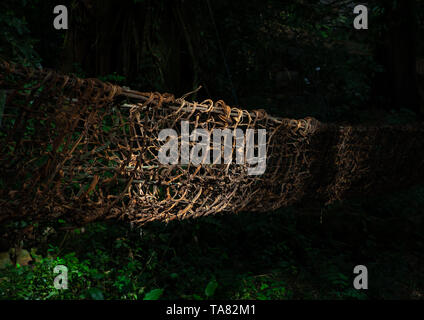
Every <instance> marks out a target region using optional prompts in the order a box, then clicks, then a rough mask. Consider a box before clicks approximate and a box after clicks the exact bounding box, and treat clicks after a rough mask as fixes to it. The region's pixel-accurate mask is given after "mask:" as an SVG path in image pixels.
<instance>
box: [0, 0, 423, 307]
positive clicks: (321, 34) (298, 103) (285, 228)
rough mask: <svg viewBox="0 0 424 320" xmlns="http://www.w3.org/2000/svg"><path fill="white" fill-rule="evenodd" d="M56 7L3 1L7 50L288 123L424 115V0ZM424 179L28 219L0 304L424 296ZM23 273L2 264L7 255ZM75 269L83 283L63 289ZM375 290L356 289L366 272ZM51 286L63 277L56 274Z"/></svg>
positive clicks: (2, 36) (131, 2) (11, 251)
mask: <svg viewBox="0 0 424 320" xmlns="http://www.w3.org/2000/svg"><path fill="white" fill-rule="evenodd" d="M58 4H59V3H57V2H56V1H52V0H38V1H37V0H32V1H29V0H27V1H23V0H22V1H2V2H1V3H0V56H1V57H2V58H4V59H7V60H10V61H14V62H17V63H22V64H25V65H30V66H33V67H36V68H40V67H42V68H53V69H56V70H59V71H61V72H64V73H75V74H77V75H78V76H81V77H98V78H100V79H102V80H104V81H108V82H112V83H116V84H119V85H123V86H127V87H130V88H131V89H135V90H140V91H159V92H170V93H173V94H175V95H176V96H182V95H183V94H184V93H186V92H189V91H192V90H193V89H195V88H197V87H198V86H200V85H201V86H202V89H201V90H200V91H199V92H197V93H196V94H195V95H194V96H193V97H192V98H193V99H194V100H197V101H200V100H203V99H206V98H211V99H214V100H217V99H224V100H225V101H226V102H227V103H228V104H229V105H232V106H238V107H241V108H246V109H265V110H267V111H268V112H269V113H271V114H273V115H278V116H284V117H295V118H300V117H305V116H313V117H316V118H317V119H319V120H321V121H325V122H339V123H351V124H358V123H362V124H363V123H367V124H371V123H372V124H385V123H389V124H397V123H411V122H416V121H421V120H422V117H423V115H424V42H423V41H422V39H423V36H424V23H423V19H424V1H420V0H415V1H413V0H404V1H385V0H376V1H368V2H366V3H364V4H366V5H367V7H368V8H369V22H368V23H369V29H368V30H355V29H354V28H353V19H354V18H355V15H354V14H353V7H354V6H355V5H356V4H358V3H356V2H354V1H343V0H340V1H337V0H333V1H331V0H321V1H318V0H316V1H312V0H311V1H306V0H292V1H272V0H267V1H264V0H261V1H259V0H250V1H240V0H232V1H224V0H175V1H171V0H156V1H151V0H120V1H115V0H78V1H77V0H74V1H65V2H64V3H62V4H65V5H66V6H67V8H68V10H69V30H66V31H65V30H55V29H54V28H53V19H54V16H55V15H54V14H53V8H54V7H55V6H56V5H58ZM423 208H424V187H423V186H417V187H415V188H412V189H408V190H404V191H402V192H399V193H396V194H387V195H382V196H379V197H366V196H365V197H363V198H361V199H352V200H349V201H345V202H344V203H339V204H334V205H331V206H327V207H321V206H318V205H316V204H312V203H302V204H298V205H296V206H292V207H289V208H284V209H281V210H278V212H270V213H268V214H264V215H258V214H249V213H243V214H239V215H237V216H236V215H233V216H232V215H229V216H217V217H206V218H200V219H196V220H193V221H184V222H176V223H169V224H167V225H163V224H154V223H153V224H150V225H148V226H146V227H145V228H143V229H142V230H141V229H133V228H131V226H128V225H124V224H120V223H118V222H115V223H94V224H91V225H89V226H87V227H85V228H80V229H76V230H69V229H67V228H66V223H65V222H64V221H62V220H58V221H52V222H51V223H50V224H49V225H45V224H42V225H41V224H40V225H35V226H32V225H28V223H26V222H25V221H21V222H19V223H15V222H14V223H13V224H12V225H7V226H1V227H0V228H1V231H2V232H3V233H4V234H9V235H10V234H12V233H19V230H22V229H26V228H34V229H36V230H37V232H34V234H36V235H34V236H33V237H32V238H25V239H21V241H20V242H19V243H18V244H16V243H15V244H13V247H12V248H11V244H10V243H7V242H2V243H1V248H0V249H1V250H0V251H2V252H1V253H0V267H1V269H0V298H9V299H10V298H25V299H36V298H40V299H49V298H51V299H55V298H56V299H60V298H75V299H79V298H93V299H102V298H106V299H110V298H114V299H116V298H125V299H143V298H145V299H157V298H165V299H167V298H188V299H208V298H224V299H367V298H389V299H390V298H403V299H422V298H423V297H424V278H423V272H422V271H424V268H423V267H424V265H423V263H424V259H423V258H424V256H423V250H422V249H423V248H424V244H423V237H422V231H423V226H424V219H423V217H422V211H423ZM7 259H9V260H10V262H11V263H12V262H13V263H14V264H15V265H14V266H11V267H7V268H6V267H5V266H6V264H7V263H6V262H7V261H8V260H7ZM57 264H65V265H67V266H68V267H69V268H70V270H72V271H71V276H70V277H71V280H70V289H69V290H66V291H65V292H63V291H58V290H56V289H54V288H53V281H52V280H51V279H53V276H54V274H53V273H52V271H51V270H52V268H53V266H54V265H57ZM358 264H365V265H366V266H368V269H369V277H370V280H369V282H370V285H369V286H370V288H369V290H367V291H357V290H354V289H353V287H352V281H353V273H352V270H353V268H354V266H355V265H358ZM50 280H51V281H50Z"/></svg>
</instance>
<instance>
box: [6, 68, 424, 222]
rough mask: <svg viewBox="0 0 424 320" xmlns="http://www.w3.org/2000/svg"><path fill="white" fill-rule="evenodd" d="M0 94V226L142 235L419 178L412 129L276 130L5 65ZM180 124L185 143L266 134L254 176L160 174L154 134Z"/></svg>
mask: <svg viewBox="0 0 424 320" xmlns="http://www.w3.org/2000/svg"><path fill="white" fill-rule="evenodd" d="M0 89H1V90H3V92H6V100H5V104H4V108H3V111H2V113H1V125H0V221H2V222H3V221H9V220H13V219H21V218H26V219H30V220H33V221H36V220H47V219H56V218H58V217H61V218H63V219H67V220H68V221H72V222H74V223H76V224H84V223H88V222H90V221H94V220H99V219H110V218H117V219H124V220H128V221H131V222H132V223H134V224H135V225H143V224H145V223H146V222H149V221H154V220H158V221H166V222H167V221H171V220H174V219H186V218H192V217H200V216H206V215H210V214H216V213H219V212H231V213H237V212H239V211H241V210H244V211H246V210H248V211H259V212H265V211H269V210H274V209H277V208H279V207H282V206H287V205H290V204H292V203H294V202H297V201H300V200H303V201H308V200H311V199H313V200H318V201H320V202H321V203H323V204H328V203H332V202H334V201H336V200H341V199H344V198H346V197H350V196H354V195H363V194H367V193H370V192H384V191H387V190H392V189H396V188H401V187H404V186H408V185H411V184H413V183H416V182H418V181H420V180H422V179H423V175H424V157H423V155H424V150H423V144H424V130H423V128H422V127H421V126H419V125H406V126H381V127H362V126H337V125H333V124H324V123H321V122H319V121H317V120H316V119H313V118H305V119H300V120H295V119H286V118H275V117H272V116H270V115H268V114H267V113H266V112H265V111H263V110H257V111H247V110H242V109H238V108H232V107H230V106H228V105H226V104H225V103H224V102H223V101H221V100H220V101H216V102H213V101H212V100H206V101H203V102H201V103H196V102H188V101H187V100H186V97H183V98H179V99H176V98H175V97H174V96H173V95H171V94H160V93H156V92H149V93H142V92H136V91H131V90H129V89H126V88H122V87H118V86H114V85H111V84H108V83H103V82H101V81H99V80H97V79H79V78H77V77H75V76H66V75H60V74H58V73H56V72H54V71H51V70H34V69H29V68H24V67H21V66H16V65H12V64H9V63H7V62H5V61H0ZM182 121H188V122H189V128H190V131H192V130H194V129H196V128H198V129H199V128H203V129H207V130H208V131H209V132H211V133H212V132H213V131H214V130H216V129H230V130H234V129H237V128H238V129H242V130H243V131H246V130H247V129H254V130H256V131H257V130H259V129H266V133H267V135H266V139H267V140H266V141H267V149H266V154H267V158H266V171H265V173H264V174H262V175H249V174H247V169H248V164H237V163H236V162H235V161H233V162H232V163H230V164H225V163H224V164H200V165H193V164H188V165H179V164H174V165H166V164H162V163H161V162H160V161H159V159H158V152H159V149H160V147H161V146H162V145H163V144H164V142H163V141H159V139H158V135H159V132H160V131H161V130H162V129H166V128H171V129H174V130H175V131H176V132H177V133H178V134H181V122H182ZM256 131H255V132H256ZM190 143H191V146H193V144H195V142H190ZM233 147H235V144H234V145H233ZM233 151H234V152H233V156H234V154H235V150H234V148H233Z"/></svg>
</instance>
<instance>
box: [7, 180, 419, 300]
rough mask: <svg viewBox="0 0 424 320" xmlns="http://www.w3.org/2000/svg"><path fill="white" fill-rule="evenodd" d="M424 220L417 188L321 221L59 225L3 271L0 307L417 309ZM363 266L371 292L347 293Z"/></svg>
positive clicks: (347, 207)
mask: <svg viewBox="0 0 424 320" xmlns="http://www.w3.org/2000/svg"><path fill="white" fill-rule="evenodd" d="M422 208H424V188H423V187H416V188H413V189H410V190H405V191H404V192H401V193H398V194H391V195H386V196H384V197H373V198H367V199H359V200H358V199H356V200H352V201H349V202H345V203H343V204H336V205H332V206H330V207H327V208H324V209H321V208H319V207H317V206H316V205H312V204H309V205H305V204H303V205H299V206H296V207H294V206H293V207H289V208H285V209H280V210H278V211H276V212H272V213H267V214H258V213H242V214H238V215H219V216H215V217H205V218H199V219H195V220H190V221H182V222H175V223H174V222H173V223H169V224H167V225H166V224H160V223H152V224H149V225H147V226H145V227H144V228H142V229H137V228H131V227H130V226H128V225H127V224H124V223H119V222H108V223H105V222H102V223H93V224H90V225H88V226H86V227H85V228H80V229H76V230H72V231H70V230H67V231H66V230H62V229H61V227H63V226H66V225H65V223H64V222H63V221H62V220H60V221H58V222H57V223H56V224H54V225H52V226H50V227H49V229H48V230H49V232H47V233H46V232H44V235H43V236H42V237H41V238H37V239H35V240H28V239H27V240H25V241H24V243H23V246H24V248H26V250H27V251H28V252H30V253H31V256H32V261H31V262H30V263H29V264H27V265H19V264H18V265H16V266H9V267H6V268H3V269H0V298H1V299H181V298H183V299H399V298H400V299H420V298H421V299H422V298H423V296H424V274H423V272H422V271H423V270H424V269H423V262H424V259H423V258H424V251H423V249H424V245H423V242H424V241H423V237H422V231H423V230H424V228H423V226H424V221H423V220H424V219H423V218H422V217H420V214H421V211H422ZM14 227H15V228H17V226H16V225H15V226H14ZM9 228H10V226H9ZM38 228H39V229H43V230H44V231H45V226H43V227H41V226H38ZM65 229H66V228H65ZM3 231H4V230H3ZM360 264H361V265H365V266H367V268H368V276H369V283H368V286H369V289H368V290H360V291H358V290H355V289H354V288H353V284H352V283H353V279H354V277H355V276H356V275H355V274H353V268H354V267H355V266H356V265H360ZM56 265H65V266H66V267H67V268H68V277H69V279H68V289H67V290H57V289H55V288H54V286H53V282H54V278H55V276H57V274H55V273H54V272H53V269H54V267H55V266H56Z"/></svg>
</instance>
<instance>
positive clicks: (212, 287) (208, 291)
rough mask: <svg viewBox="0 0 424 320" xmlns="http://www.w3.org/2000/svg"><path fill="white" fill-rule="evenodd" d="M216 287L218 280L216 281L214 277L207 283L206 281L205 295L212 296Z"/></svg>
mask: <svg viewBox="0 0 424 320" xmlns="http://www.w3.org/2000/svg"><path fill="white" fill-rule="evenodd" d="M217 287H218V282H216V280H215V279H213V280H211V281H209V283H208V285H207V286H206V289H205V294H206V296H207V297H208V298H209V297H212V296H213V295H214V293H215V290H216V288H217Z"/></svg>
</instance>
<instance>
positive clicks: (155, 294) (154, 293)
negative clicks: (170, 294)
mask: <svg viewBox="0 0 424 320" xmlns="http://www.w3.org/2000/svg"><path fill="white" fill-rule="evenodd" d="M162 293H163V289H153V290H151V291H149V292H147V293H146V295H145V296H144V299H143V300H158V299H159V298H160V296H161V295H162Z"/></svg>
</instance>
